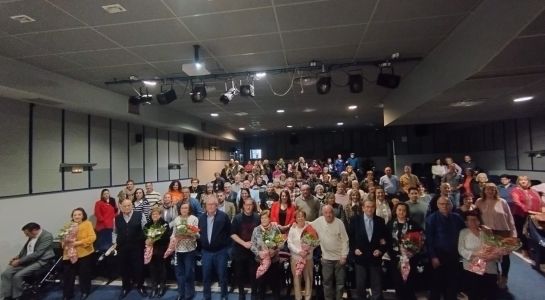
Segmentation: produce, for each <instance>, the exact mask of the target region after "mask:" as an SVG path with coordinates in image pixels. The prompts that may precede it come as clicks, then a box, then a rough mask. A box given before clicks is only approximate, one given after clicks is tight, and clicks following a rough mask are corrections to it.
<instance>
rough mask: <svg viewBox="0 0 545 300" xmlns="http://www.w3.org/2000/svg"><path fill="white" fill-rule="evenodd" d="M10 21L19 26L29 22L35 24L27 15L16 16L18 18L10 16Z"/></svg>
mask: <svg viewBox="0 0 545 300" xmlns="http://www.w3.org/2000/svg"><path fill="white" fill-rule="evenodd" d="M10 18H11V19H12V20H15V21H17V22H19V23H21V24H24V23H30V22H36V20H34V19H33V18H31V17H29V16H27V15H18V16H11V17H10Z"/></svg>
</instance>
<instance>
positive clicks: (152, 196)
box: [146, 182, 166, 221]
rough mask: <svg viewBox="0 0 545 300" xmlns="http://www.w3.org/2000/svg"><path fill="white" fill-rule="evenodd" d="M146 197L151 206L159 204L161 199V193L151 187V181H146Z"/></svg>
mask: <svg viewBox="0 0 545 300" xmlns="http://www.w3.org/2000/svg"><path fill="white" fill-rule="evenodd" d="M146 199H147V200H148V202H149V205H150V206H151V207H154V206H156V205H159V202H160V201H161V193H159V192H157V191H155V190H154V189H153V183H151V182H146ZM165 221H166V220H165Z"/></svg>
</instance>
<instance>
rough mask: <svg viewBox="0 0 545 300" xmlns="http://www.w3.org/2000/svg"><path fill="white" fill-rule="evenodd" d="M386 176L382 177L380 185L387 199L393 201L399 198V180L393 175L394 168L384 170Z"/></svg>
mask: <svg viewBox="0 0 545 300" xmlns="http://www.w3.org/2000/svg"><path fill="white" fill-rule="evenodd" d="M384 174H385V175H384V176H382V177H380V181H379V185H380V186H382V188H383V189H384V192H385V193H386V198H387V199H388V200H390V201H391V200H392V199H393V198H396V197H397V194H398V192H399V179H398V178H397V176H395V175H393V174H392V168H390V167H386V168H385V169H384Z"/></svg>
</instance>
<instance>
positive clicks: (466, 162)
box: [460, 154, 477, 172]
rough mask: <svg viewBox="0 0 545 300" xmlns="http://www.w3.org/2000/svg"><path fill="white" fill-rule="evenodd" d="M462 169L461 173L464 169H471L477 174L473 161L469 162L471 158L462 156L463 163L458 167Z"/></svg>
mask: <svg viewBox="0 0 545 300" xmlns="http://www.w3.org/2000/svg"><path fill="white" fill-rule="evenodd" d="M460 167H461V168H462V172H464V171H465V170H466V169H471V170H473V171H475V172H477V165H476V164H475V162H474V161H472V160H471V156H469V155H467V154H466V155H465V156H464V162H463V163H462V165H461V166H460Z"/></svg>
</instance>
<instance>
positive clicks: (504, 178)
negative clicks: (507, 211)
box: [498, 174, 516, 210]
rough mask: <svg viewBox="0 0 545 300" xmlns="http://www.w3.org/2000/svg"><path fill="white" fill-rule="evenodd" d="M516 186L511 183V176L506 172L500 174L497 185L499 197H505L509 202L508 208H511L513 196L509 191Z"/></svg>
mask: <svg viewBox="0 0 545 300" xmlns="http://www.w3.org/2000/svg"><path fill="white" fill-rule="evenodd" d="M515 187H516V185H514V184H513V183H511V178H509V176H508V175H507V174H502V175H500V184H499V185H498V193H499V194H500V198H502V199H505V201H507V204H509V208H511V210H513V196H511V192H512V191H513V189H514V188H515Z"/></svg>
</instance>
